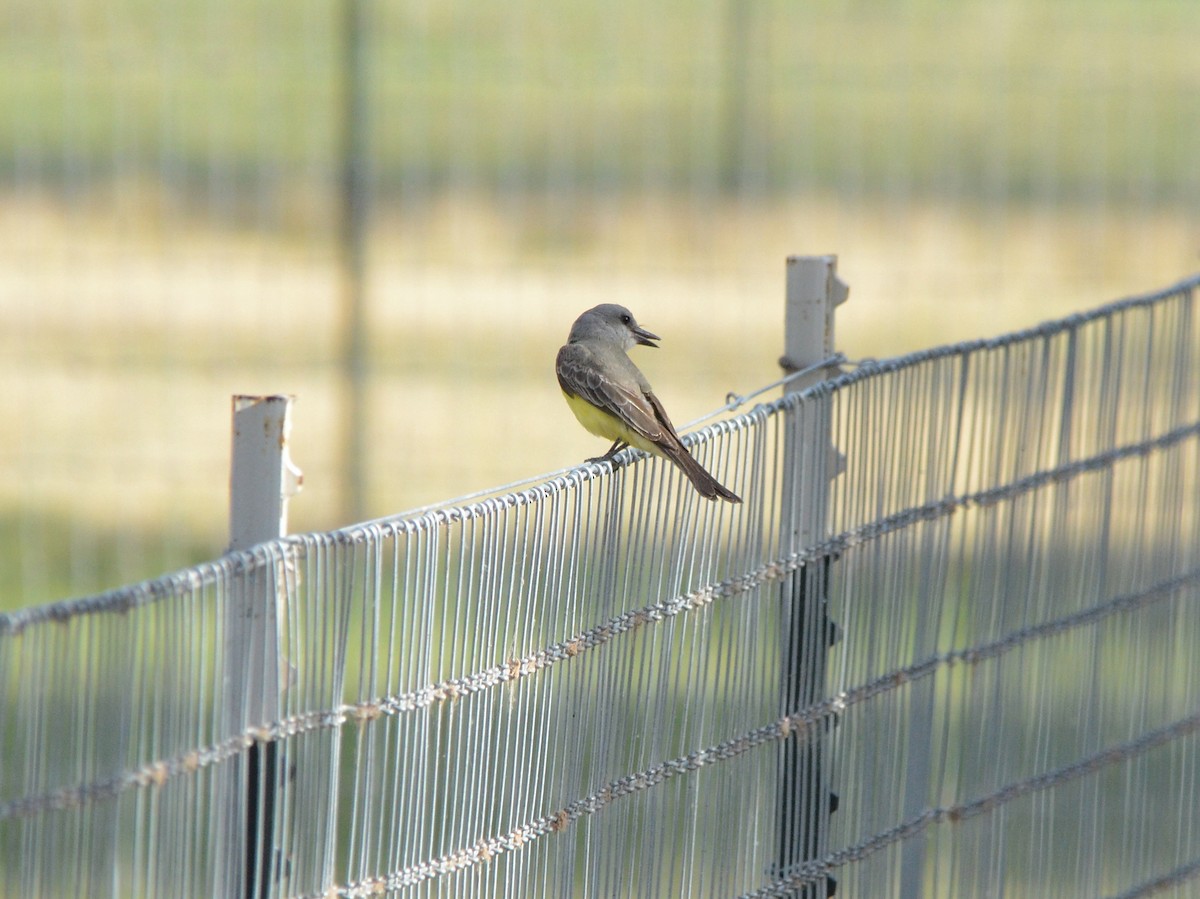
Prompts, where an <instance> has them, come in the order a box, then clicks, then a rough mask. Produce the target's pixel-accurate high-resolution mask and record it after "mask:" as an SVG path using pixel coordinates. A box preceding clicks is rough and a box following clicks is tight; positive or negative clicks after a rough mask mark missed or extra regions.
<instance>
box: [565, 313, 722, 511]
mask: <svg viewBox="0 0 1200 899" xmlns="http://www.w3.org/2000/svg"><path fill="white" fill-rule="evenodd" d="M661 339H662V338H661V337H659V336H658V335H657V334H651V333H650V332H649V331H647V330H646V329H645V328H643V327H641V326H640V325H638V323H637V322H636V321H635V320H634V318H633V315H632V313H630V311H629V310H628V309H626V308H625V307H624V306H618V305H617V304H615V303H604V304H602V305H600V306H597V307H595V308H594V309H589V310H588V311H587V312H585V313H583V315H581V316H579V318H577V319H575V324H573V325H572V326H571V335H570V336H569V337H568V338H567V343H566V345H565V346H564V347H562V348H561V349H560V350H559V351H558V359H557V360H556V361H555V364H554V369H555V371H556V372H557V374H558V384H559V386H560V387H562V392H563V396H565V397H566V398H567V405H568V406H570V407H571V411H572V412H574V413H575V417H576V418H578V419H579V423H580V424H581V425H583V426H584V427H585V428H587V429H588V430H589V431H591V432H592V433H593V434H595V435H596V436H597V437H605V438H607V439H609V440H612V441H613V445H612V446H611V447H609V450H608V452H607V453H605V454H604V455H603V456H598V457H596V458H595V459H588V461H589V462H603V461H607V460H609V459H611V458H612V457H613V456H614V455H615V454H616V453H617V452H619V451H620V450H621V449H623V448H624V447H625V446H627V445H630V444H632V445H633V446H636V447H637V448H638V449H640V450H645V451H646V452H648V453H654V454H655V455H658V456H662V457H663V458H664V459H669V460H670V461H671V462H674V463H675V464H676V465H678V466H679V468H680V470H681V471H682V472H683V473H684V474H685V475H687V478H688V480H689V481H691V482H692V485H693V486H694V487H695V488H696V489H697V490H698V491H700V494H701V495H702V496H705V497H707V498H708V499H716V498H717V497H720V498H721V499H724V500H728V501H729V502H731V503H740V502H741V501H742V500H741V498H740V497H739V496H738V495H737V494H736V493H734V492H733V491H731V490H728V489H726V488H725V487H722V486H721V485H720V484H719V483H718V482H717V480H716V478H714V477H713V476H712V475H710V474H709V473H708V472H707V471H705V470H704V468H703V466H701V465H700V463H699V462H697V461H696V460H695V459H693V458H692V457H691V456H690V455H689V454H688V451H687V449H685V448H684V445H683V444H682V443H681V442H680V440H679V435H678V434H676V433H675V426H674V425H672V424H671V419H670V418H668V417H667V410H666V409H664V408H663V404H662V403H661V402H660V401H659V399H658V397H656V396H655V395H654V391H653V390H652V389H651V388H650V382H649V381H647V380H646V376H645V375H643V374H642V373H641V371H640V370H639V369H638V367H637V366H636V365H634V364H633V362H632V361H631V360H630V358H629V356H627V355H626V353H625V351H626V350H628V349H630V348H631V347H634V346H638V345H641V346H648V347H655V348H657V347H658V344H656V343H655V342H654V341H656V340H661Z"/></svg>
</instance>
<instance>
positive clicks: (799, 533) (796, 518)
mask: <svg viewBox="0 0 1200 899" xmlns="http://www.w3.org/2000/svg"><path fill="white" fill-rule="evenodd" d="M846 294H847V289H846V286H845V285H844V284H843V283H842V282H841V281H839V280H838V279H837V259H836V257H833V256H808V257H789V258H788V261H787V315H786V330H785V341H786V345H785V348H784V355H783V358H782V359H781V360H780V364H781V365H782V366H783V368H784V370H785V371H787V372H789V373H790V372H796V371H801V370H804V369H806V368H809V367H812V366H816V365H817V364H819V363H820V362H822V361H823V360H825V359H828V358H830V357H831V356H832V355H833V352H834V349H833V319H834V308H835V307H836V306H837V305H839V304H840V303H842V302H843V301H844V300H845V298H846ZM828 374H829V372H828V371H826V370H822V369H817V370H815V371H813V372H812V373H810V374H809V375H807V376H805V377H804V378H798V379H797V381H799V382H800V383H793V384H791V385H790V386H789V387H788V388H787V389H788V390H789V391H794V390H797V389H800V388H802V387H805V386H807V385H808V384H811V383H814V382H816V381H818V380H820V379H821V378H823V377H826V376H827V375H828ZM829 409H830V400H829V399H828V398H826V399H825V400H823V401H820V402H813V403H808V404H805V406H804V407H803V408H802V409H797V410H796V411H794V412H793V413H792V418H791V419H790V424H789V427H788V431H787V434H786V436H785V442H784V453H785V459H786V468H785V472H786V473H785V477H784V487H783V489H784V497H783V502H782V504H781V508H782V510H783V521H782V529H781V533H782V534H783V541H784V549H785V550H786V551H787V552H799V551H801V550H803V549H804V548H805V547H807V546H811V545H813V544H814V543H816V542H819V540H820V539H821V536H822V534H823V533H824V529H825V523H826V512H827V504H828V494H829V481H830V479H831V478H833V477H834V476H835V475H836V474H837V465H836V454H835V453H834V450H833V447H832V446H831V444H830V431H831V424H830V420H829ZM831 562H832V559H830V558H822V559H818V560H815V561H813V562H810V563H809V564H807V565H804V566H803V567H801V568H799V569H798V570H797V571H796V572H795V573H794V574H793V575H792V576H791V577H790V578H787V579H786V580H785V581H784V582H783V584H782V586H781V595H780V602H781V609H780V622H781V625H782V627H781V634H782V637H781V639H782V641H783V645H782V647H781V653H780V659H781V662H782V670H781V671H780V705H781V713H782V714H784V715H792V714H796V713H798V712H801V711H802V710H804V709H805V708H808V707H810V706H812V705H813V704H814V703H816V702H819V701H820V700H821V699H822V698H823V697H824V693H825V673H826V653H827V650H828V648H829V646H830V644H831V643H832V642H833V638H834V633H835V628H834V625H833V623H832V622H831V621H830V620H829V615H828V607H827V596H828V587H829V569H830V564H831ZM828 726H829V722H828V721H825V722H820V723H818V724H816V725H814V726H813V727H811V728H808V729H805V730H799V729H798V730H797V731H796V732H794V733H792V734H791V735H790V736H788V737H787V738H786V739H784V741H783V742H782V744H781V745H780V750H779V790H778V794H777V796H778V799H777V813H776V826H777V845H776V857H775V866H776V874H777V876H780V877H786V876H787V875H788V874H789V873H790V872H792V871H794V870H795V868H796V867H797V866H798V865H801V864H803V863H804V862H806V861H810V860H813V859H818V858H821V857H822V856H823V855H825V854H826V846H827V843H828V826H827V822H828V818H829V815H830V813H832V812H833V811H834V810H836V806H837V797H836V796H835V795H834V794H833V793H831V792H830V790H829V784H828V775H827V772H826V770H825V733H826V730H827V728H828ZM836 890H837V882H836V881H835V880H834V879H833V878H821V879H818V880H815V881H810V882H804V883H801V884H800V885H798V886H797V887H796V888H795V890H794V891H793V892H792V896H794V897H796V899H824V897H826V896H832V895H834V893H835V892H836Z"/></svg>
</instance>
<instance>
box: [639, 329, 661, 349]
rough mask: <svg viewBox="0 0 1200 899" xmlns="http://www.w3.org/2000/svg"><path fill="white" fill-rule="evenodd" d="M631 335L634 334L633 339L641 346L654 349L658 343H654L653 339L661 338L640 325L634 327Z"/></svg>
mask: <svg viewBox="0 0 1200 899" xmlns="http://www.w3.org/2000/svg"><path fill="white" fill-rule="evenodd" d="M633 336H634V339H635V340H637V342H638V343H639V344H640V345H641V346H648V347H654V349H656V350H657V349H658V344H657V343H655V342H654V341H656V340H662V338H661V337H659V336H658V335H657V334H651V333H650V332H649V331H647V330H646V329H645V328H642V327H637V328H634V329H633Z"/></svg>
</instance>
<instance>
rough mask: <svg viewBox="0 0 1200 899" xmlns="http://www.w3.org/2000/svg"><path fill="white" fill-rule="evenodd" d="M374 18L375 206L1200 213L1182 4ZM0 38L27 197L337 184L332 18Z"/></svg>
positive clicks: (585, 6)
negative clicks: (614, 198) (1153, 207)
mask: <svg viewBox="0 0 1200 899" xmlns="http://www.w3.org/2000/svg"><path fill="white" fill-rule="evenodd" d="M367 16H368V18H367V22H368V34H367V44H366V46H367V59H368V72H369V76H370V89H369V95H368V97H367V100H368V103H367V106H368V109H369V111H370V112H369V114H370V117H371V119H372V142H371V152H372V168H373V177H374V184H375V186H376V188H377V189H378V190H379V191H380V192H381V194H382V195H384V196H387V195H391V196H401V195H403V196H405V197H412V196H414V195H419V194H420V193H422V192H427V191H430V190H436V189H438V188H440V187H443V186H446V185H456V184H461V183H463V182H464V181H465V182H468V183H471V184H476V185H482V186H489V187H491V188H495V189H501V188H505V187H506V186H507V187H513V186H517V187H521V186H526V185H539V184H541V185H546V186H549V187H551V188H553V187H555V186H559V187H565V188H574V189H580V188H582V189H584V190H593V189H598V190H612V189H616V190H630V189H633V190H637V189H638V187H639V186H640V185H643V184H645V183H647V182H650V183H653V184H656V185H658V186H659V187H665V188H668V189H672V188H673V189H679V188H687V189H690V190H694V189H697V188H704V187H705V186H709V187H713V188H719V187H721V186H728V185H729V184H731V183H736V184H737V185H738V186H739V189H741V190H744V191H768V190H769V191H777V190H780V189H795V188H801V189H803V188H806V187H808V188H811V187H813V186H816V185H828V184H829V183H830V182H831V181H833V180H843V181H844V180H845V176H846V174H847V173H852V174H853V176H854V183H855V189H857V190H861V191H867V192H872V191H879V192H884V193H892V192H895V191H897V190H900V191H906V192H915V193H917V194H933V195H943V196H945V195H953V196H955V197H958V198H976V199H983V200H993V199H997V198H1001V197H1003V198H1006V199H1030V198H1042V199H1045V198H1047V197H1049V198H1052V199H1054V200H1056V201H1060V202H1070V201H1073V200H1079V199H1092V198H1094V197H1096V196H1097V195H1100V196H1103V197H1104V198H1106V199H1110V200H1122V199H1123V200H1129V201H1135V202H1138V203H1146V202H1150V203H1162V204H1168V205H1176V204H1181V203H1184V202H1189V201H1194V200H1195V198H1196V195H1197V191H1198V190H1200V183H1198V179H1197V174H1196V167H1195V164H1194V160H1195V154H1196V150H1197V146H1196V144H1197V137H1196V128H1195V123H1194V118H1195V113H1196V105H1195V97H1196V95H1197V91H1200V65H1198V64H1197V63H1196V54H1195V52H1194V50H1195V48H1194V40H1193V38H1194V34H1195V30H1196V28H1197V26H1198V25H1200V13H1198V12H1197V9H1196V7H1195V4H1194V3H1191V2H1189V0H1153V2H1133V0H1060V2H1057V3H1053V4H1047V3H1039V2H1034V0H1010V2H1005V3H994V2H984V0H964V2H959V3H955V4H944V3H934V2H925V0H914V2H908V3H882V4H869V5H866V4H861V3H846V2H833V0H826V2H815V3H806V4H791V3H782V2H773V0H762V2H754V3H729V4H723V5H714V6H711V7H708V8H706V9H703V10H697V9H696V8H695V6H694V5H693V4H690V3H684V2H682V0H663V2H659V3H655V4H653V5H652V6H650V7H646V6H645V5H643V4H637V3H631V2H618V3H611V2H610V3H600V2H578V3H573V4H571V5H570V6H569V7H564V8H561V9H559V10H557V11H556V13H555V14H553V15H547V14H545V12H544V11H543V10H541V9H540V7H537V6H534V5H532V4H530V3H517V4H465V3H453V2H451V3H440V4H434V5H430V4H418V3H407V2H396V3H387V4H378V5H371V6H369V7H368V13H367ZM0 24H2V25H3V28H0V106H2V107H3V108H4V109H5V110H6V114H5V115H4V116H3V117H0V147H4V148H7V149H9V150H11V151H12V152H11V154H10V153H5V154H4V155H3V156H0V159H3V158H7V159H8V160H9V161H8V162H7V163H0V166H2V167H3V168H0V172H2V171H3V169H5V168H6V169H8V176H9V177H10V178H13V177H16V178H18V179H19V178H20V177H21V173H22V172H23V171H30V170H32V171H36V172H37V173H39V175H40V176H41V177H43V178H46V179H49V180H57V179H61V180H63V181H65V182H68V183H72V184H79V183H81V182H82V183H93V184H95V183H103V182H106V181H107V180H108V179H110V178H112V177H125V176H128V175H129V174H130V173H131V172H137V171H142V172H153V173H167V174H169V175H170V177H171V178H173V179H174V180H175V183H176V184H181V185H191V186H192V188H193V189H194V190H195V191H196V192H197V194H203V193H204V192H205V191H206V190H207V189H208V187H209V186H210V184H211V182H212V180H213V179H214V178H223V179H228V180H230V181H231V182H232V183H234V184H237V185H240V186H242V187H244V188H247V189H248V192H249V193H250V195H251V196H250V197H249V198H248V199H250V200H255V199H256V198H257V199H258V200H260V199H261V195H262V192H264V191H266V192H268V193H270V192H272V191H277V190H286V189H288V185H287V184H285V183H284V181H285V180H287V179H281V178H279V177H278V176H279V174H280V171H281V170H287V171H293V170H295V169H302V170H304V171H305V172H306V173H307V174H308V175H309V176H310V177H312V178H314V179H316V180H321V179H331V178H332V177H334V173H335V170H336V154H337V150H338V140H337V129H336V127H330V123H331V122H336V121H337V120H338V116H339V111H338V103H339V90H340V79H341V74H340V70H339V65H340V57H339V52H340V51H339V45H338V38H337V29H338V28H339V26H340V23H339V20H338V18H337V6H336V5H335V4H331V3H328V2H324V0H301V2H283V0H262V2H257V3H252V4H246V3H234V2H230V0H225V2H206V3H200V2H195V0H190V2H182V3H175V4H170V5H169V6H168V5H163V4H155V3H150V2H147V0H124V2H122V3H120V4H109V3H101V2H98V0H85V2H80V3H75V4H71V5H69V6H64V5H47V4H40V3H35V2H31V0H16V2H11V3H8V4H6V6H5V10H4V12H3V13H0ZM731 134H734V135H736V136H735V137H734V138H732V139H731V137H730V135H731ZM164 142H166V143H167V144H168V146H166V147H164V146H163V144H164ZM114 148H117V149H118V152H114ZM743 170H744V171H743Z"/></svg>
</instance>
